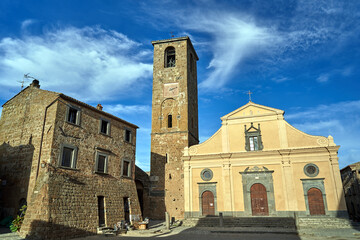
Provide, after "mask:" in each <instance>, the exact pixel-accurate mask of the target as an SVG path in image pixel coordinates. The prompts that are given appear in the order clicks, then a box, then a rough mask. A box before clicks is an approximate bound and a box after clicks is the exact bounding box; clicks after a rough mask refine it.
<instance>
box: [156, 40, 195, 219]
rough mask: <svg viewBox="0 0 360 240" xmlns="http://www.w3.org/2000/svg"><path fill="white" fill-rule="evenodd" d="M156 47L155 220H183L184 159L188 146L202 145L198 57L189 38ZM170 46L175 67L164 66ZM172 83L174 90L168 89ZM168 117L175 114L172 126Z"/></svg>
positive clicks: (170, 41)
mask: <svg viewBox="0 0 360 240" xmlns="http://www.w3.org/2000/svg"><path fill="white" fill-rule="evenodd" d="M153 45H154V72H153V99H152V134H151V174H150V181H151V183H152V186H151V190H150V204H151V206H153V207H152V209H151V210H152V211H151V217H152V218H155V219H163V218H164V213H165V211H167V212H169V214H170V216H171V217H175V218H177V219H182V218H184V198H183V191H184V189H183V174H182V173H183V163H182V161H181V157H182V155H183V149H184V147H187V146H190V145H193V144H197V143H198V113H197V112H198V110H197V78H196V60H197V56H196V53H195V51H194V49H193V47H192V45H191V42H190V39H189V38H187V37H184V38H177V39H169V40H161V41H155V42H153ZM168 47H174V48H175V54H176V64H175V67H164V66H165V62H164V60H165V57H164V54H165V51H166V49H167V48H168ZM191 55H192V58H193V61H191V60H190V58H191ZM190 62H192V65H191V64H190ZM169 84H171V86H172V87H169V88H168V87H167V86H169ZM168 115H172V127H168Z"/></svg>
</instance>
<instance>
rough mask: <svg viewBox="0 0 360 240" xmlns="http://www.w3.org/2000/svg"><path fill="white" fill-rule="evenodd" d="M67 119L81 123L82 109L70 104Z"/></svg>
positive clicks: (77, 123)
mask: <svg viewBox="0 0 360 240" xmlns="http://www.w3.org/2000/svg"><path fill="white" fill-rule="evenodd" d="M66 121H67V122H69V123H72V124H76V125H80V109H79V108H77V107H73V106H68V108H67V113H66Z"/></svg>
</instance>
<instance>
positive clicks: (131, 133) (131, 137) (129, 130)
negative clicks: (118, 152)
mask: <svg viewBox="0 0 360 240" xmlns="http://www.w3.org/2000/svg"><path fill="white" fill-rule="evenodd" d="M127 132H129V133H130V137H129V138H130V139H129V141H127V140H126V133H127ZM132 140H133V131H132V130H131V129H130V128H124V141H125V142H127V143H132Z"/></svg>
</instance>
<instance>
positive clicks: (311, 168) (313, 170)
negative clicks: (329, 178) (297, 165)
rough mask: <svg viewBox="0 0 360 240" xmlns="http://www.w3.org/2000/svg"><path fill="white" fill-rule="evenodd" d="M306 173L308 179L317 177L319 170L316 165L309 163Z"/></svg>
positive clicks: (305, 169) (305, 168)
mask: <svg viewBox="0 0 360 240" xmlns="http://www.w3.org/2000/svg"><path fill="white" fill-rule="evenodd" d="M304 173H305V174H306V176H308V177H316V176H317V175H318V174H319V168H318V166H316V165H315V164H313V163H309V164H306V165H305V167H304Z"/></svg>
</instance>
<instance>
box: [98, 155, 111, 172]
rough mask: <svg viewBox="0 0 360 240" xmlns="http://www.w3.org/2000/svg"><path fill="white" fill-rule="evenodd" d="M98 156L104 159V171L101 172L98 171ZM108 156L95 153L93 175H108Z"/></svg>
mask: <svg viewBox="0 0 360 240" xmlns="http://www.w3.org/2000/svg"><path fill="white" fill-rule="evenodd" d="M99 156H103V157H105V161H104V171H103V172H101V171H99ZM109 156H110V155H109V154H108V153H105V152H100V151H96V155H95V173H100V174H108V166H109Z"/></svg>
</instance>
